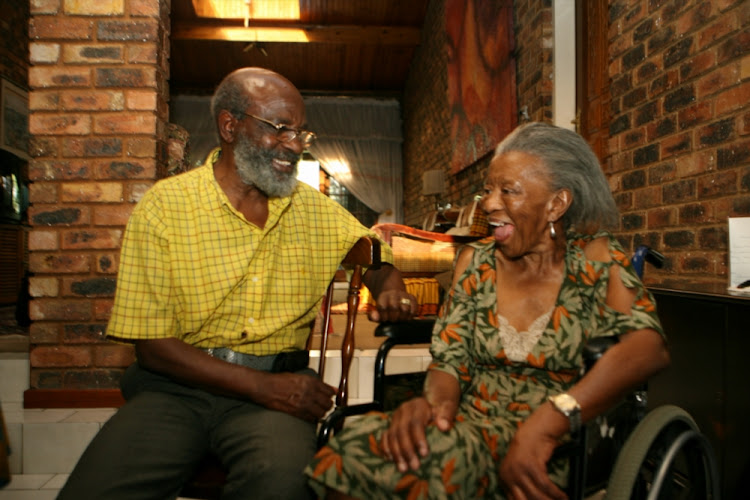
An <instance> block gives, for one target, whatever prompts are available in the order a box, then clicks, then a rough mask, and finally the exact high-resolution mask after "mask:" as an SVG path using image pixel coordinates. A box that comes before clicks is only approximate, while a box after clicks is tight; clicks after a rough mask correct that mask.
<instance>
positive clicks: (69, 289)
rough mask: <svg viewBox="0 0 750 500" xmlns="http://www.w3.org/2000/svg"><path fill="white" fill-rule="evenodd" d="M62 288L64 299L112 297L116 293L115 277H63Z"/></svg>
mask: <svg viewBox="0 0 750 500" xmlns="http://www.w3.org/2000/svg"><path fill="white" fill-rule="evenodd" d="M61 281H62V283H61V285H62V286H61V287H60V291H61V295H62V296H64V297H89V298H99V297H111V296H113V295H114V293H115V282H116V280H115V278H114V277H113V276H87V277H80V276H76V277H65V276H64V277H63V278H62V280H61Z"/></svg>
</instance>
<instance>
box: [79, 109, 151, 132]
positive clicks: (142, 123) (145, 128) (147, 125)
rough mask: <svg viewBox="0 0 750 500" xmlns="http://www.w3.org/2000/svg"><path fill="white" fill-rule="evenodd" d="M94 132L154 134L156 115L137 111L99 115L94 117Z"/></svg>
mask: <svg viewBox="0 0 750 500" xmlns="http://www.w3.org/2000/svg"><path fill="white" fill-rule="evenodd" d="M94 132H95V133H97V134H144V135H153V134H155V133H156V116H154V115H153V114H152V113H137V112H133V113H116V114H110V113H107V114H103V115H97V116H96V117H95V118H94Z"/></svg>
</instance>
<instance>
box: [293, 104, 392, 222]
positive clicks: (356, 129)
mask: <svg viewBox="0 0 750 500" xmlns="http://www.w3.org/2000/svg"><path fill="white" fill-rule="evenodd" d="M305 106H306V109H307V123H308V125H309V128H310V130H312V131H313V132H315V134H316V135H317V136H318V140H317V141H315V143H314V144H313V145H312V146H311V147H310V153H312V155H313V156H314V157H315V158H316V159H317V160H318V161H320V164H321V166H322V167H323V169H325V171H326V172H328V174H330V175H331V176H332V177H333V178H334V179H336V180H337V181H338V182H339V183H341V184H342V185H343V186H344V187H345V188H346V189H347V190H349V191H350V192H351V193H352V194H353V195H354V196H356V197H357V198H359V199H360V200H361V201H362V203H364V204H365V205H367V206H368V207H370V208H371V209H372V210H374V211H375V212H377V213H378V214H379V218H378V222H398V223H402V222H403V220H404V211H403V199H404V196H403V179H402V154H401V143H402V131H401V110H400V106H399V103H398V101H397V100H395V99H376V98H349V97H306V98H305Z"/></svg>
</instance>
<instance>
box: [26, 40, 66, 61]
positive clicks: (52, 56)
mask: <svg viewBox="0 0 750 500" xmlns="http://www.w3.org/2000/svg"><path fill="white" fill-rule="evenodd" d="M59 60H60V44H59V43H41V42H32V43H30V44H29V62H30V63H31V64H52V63H56V62H58V61H59Z"/></svg>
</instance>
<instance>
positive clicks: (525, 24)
mask: <svg viewBox="0 0 750 500" xmlns="http://www.w3.org/2000/svg"><path fill="white" fill-rule="evenodd" d="M513 5H514V7H513V8H514V18H515V19H514V24H515V26H516V28H515V30H516V31H515V37H516V49H517V51H516V57H517V75H516V81H517V86H518V88H517V93H518V102H519V106H518V107H519V109H521V108H522V107H523V106H526V109H527V110H528V112H529V114H530V116H531V117H532V119H534V120H542V119H547V118H549V117H551V115H552V109H551V106H552V80H551V74H552V50H551V44H552V13H551V8H550V6H549V2H548V1H545V0H515V1H514V3H513ZM444 9H445V6H444V1H443V0H434V1H432V2H430V6H429V10H428V13H427V18H426V20H425V25H424V27H423V29H422V43H421V45H420V47H419V49H418V50H417V53H416V55H415V58H414V61H413V62H412V68H411V70H410V73H409V79H408V81H407V85H406V90H405V92H404V100H403V109H404V136H405V137H406V138H407V140H406V141H405V142H404V221H405V223H406V224H408V225H415V226H419V225H421V223H422V220H423V219H424V217H425V215H426V214H427V212H429V211H430V210H434V205H433V201H434V199H433V198H432V197H430V198H425V197H424V196H422V195H421V190H422V173H424V172H425V171H427V170H432V169H443V170H445V172H446V192H445V194H444V195H443V196H442V201H447V202H451V203H453V204H454V205H465V204H467V203H469V202H470V201H472V200H473V198H474V196H475V195H476V194H480V193H481V191H482V187H483V186H484V176H485V174H486V172H487V167H488V165H489V161H490V158H491V156H492V154H491V153H489V154H488V155H485V156H484V157H482V158H480V159H479V160H478V161H477V162H476V163H474V164H473V165H470V166H468V167H466V168H465V169H463V170H462V171H461V172H459V173H458V174H456V175H451V174H449V173H448V171H449V169H450V165H449V163H450V158H451V151H450V140H449V139H448V138H449V134H450V130H449V124H450V115H449V110H448V100H447V96H448V78H447V72H446V65H447V60H448V58H447V53H446V35H445V10H444Z"/></svg>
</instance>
